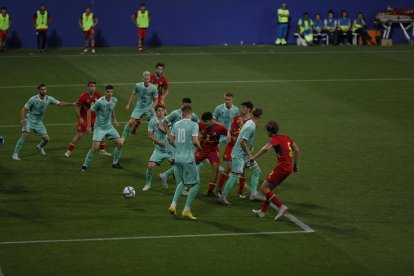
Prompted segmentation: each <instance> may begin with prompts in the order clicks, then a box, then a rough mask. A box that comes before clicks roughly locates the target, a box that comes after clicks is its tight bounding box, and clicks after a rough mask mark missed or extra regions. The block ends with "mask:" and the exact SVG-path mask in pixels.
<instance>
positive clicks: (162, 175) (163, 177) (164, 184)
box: [158, 173, 168, 189]
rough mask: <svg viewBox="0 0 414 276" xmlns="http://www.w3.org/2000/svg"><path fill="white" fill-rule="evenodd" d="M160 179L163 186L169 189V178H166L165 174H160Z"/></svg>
mask: <svg viewBox="0 0 414 276" xmlns="http://www.w3.org/2000/svg"><path fill="white" fill-rule="evenodd" d="M158 178H159V179H160V180H161V182H162V186H163V187H164V188H165V189H167V188H168V183H167V176H166V175H165V174H163V173H160V174H159V175H158Z"/></svg>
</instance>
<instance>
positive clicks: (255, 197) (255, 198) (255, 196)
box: [250, 194, 265, 201]
mask: <svg viewBox="0 0 414 276" xmlns="http://www.w3.org/2000/svg"><path fill="white" fill-rule="evenodd" d="M250 200H251V201H264V200H265V198H264V197H262V196H261V195H259V194H252V195H250Z"/></svg>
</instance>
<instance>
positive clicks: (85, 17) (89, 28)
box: [79, 6, 99, 54]
mask: <svg viewBox="0 0 414 276" xmlns="http://www.w3.org/2000/svg"><path fill="white" fill-rule="evenodd" d="M98 22H99V20H98V18H97V17H96V16H95V15H94V14H93V13H92V12H91V7H90V6H86V9H85V12H84V13H83V14H82V16H81V17H80V18H79V27H80V28H81V29H82V31H83V38H84V40H85V49H84V50H83V52H84V53H87V52H88V47H89V42H88V37H89V38H90V39H91V48H92V54H95V29H94V27H95V26H96V24H98Z"/></svg>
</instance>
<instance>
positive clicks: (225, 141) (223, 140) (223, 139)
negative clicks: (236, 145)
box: [219, 135, 227, 146]
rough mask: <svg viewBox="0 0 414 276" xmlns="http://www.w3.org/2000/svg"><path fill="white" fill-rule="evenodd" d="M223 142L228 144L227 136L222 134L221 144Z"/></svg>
mask: <svg viewBox="0 0 414 276" xmlns="http://www.w3.org/2000/svg"><path fill="white" fill-rule="evenodd" d="M222 144H224V145H226V144H227V136H224V135H221V136H220V139H219V146H221V145H222Z"/></svg>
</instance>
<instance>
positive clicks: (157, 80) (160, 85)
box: [131, 63, 169, 134]
mask: <svg viewBox="0 0 414 276" xmlns="http://www.w3.org/2000/svg"><path fill="white" fill-rule="evenodd" d="M164 66H165V65H164V64H163V63H157V64H156V65H155V73H154V74H151V76H150V82H151V83H152V84H153V85H155V87H157V89H158V100H157V103H159V104H162V105H164V109H165V101H164V99H165V97H167V95H168V93H169V91H168V80H167V78H166V77H165V76H164V75H163V73H164ZM163 90H164V91H165V94H164V95H163V93H162V91H163ZM165 112H167V110H166V109H165ZM140 124H141V120H136V121H135V125H134V128H133V129H132V130H131V134H135V133H136V132H137V128H138V127H139V125H140Z"/></svg>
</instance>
